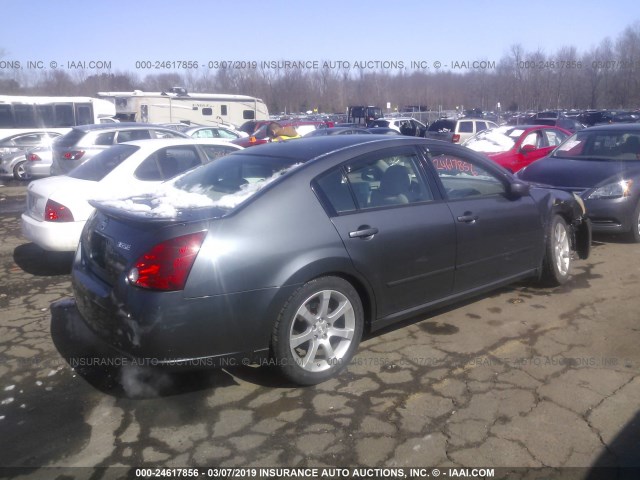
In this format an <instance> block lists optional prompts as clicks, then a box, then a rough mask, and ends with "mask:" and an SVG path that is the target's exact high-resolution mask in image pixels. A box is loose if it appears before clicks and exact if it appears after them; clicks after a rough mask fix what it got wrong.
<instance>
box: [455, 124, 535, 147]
mask: <svg viewBox="0 0 640 480" xmlns="http://www.w3.org/2000/svg"><path fill="white" fill-rule="evenodd" d="M523 133H524V128H518V127H512V126H506V127H498V128H491V129H489V130H484V131H482V132H480V133H478V134H476V135H474V136H473V137H471V138H470V139H469V140H467V141H466V142H465V143H463V145H464V146H465V147H468V148H470V149H471V150H475V151H476V152H483V153H494V152H506V151H507V150H511V149H512V148H513V146H514V145H515V143H516V140H518V138H520V135H522V134H523Z"/></svg>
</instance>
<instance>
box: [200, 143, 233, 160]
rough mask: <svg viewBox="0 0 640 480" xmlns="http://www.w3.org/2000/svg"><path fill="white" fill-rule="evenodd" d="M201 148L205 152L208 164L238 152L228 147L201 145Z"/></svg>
mask: <svg viewBox="0 0 640 480" xmlns="http://www.w3.org/2000/svg"><path fill="white" fill-rule="evenodd" d="M200 148H202V150H204V153H205V155H206V156H207V161H208V162H211V161H213V160H216V159H218V158H220V157H224V156H225V155H229V154H230V153H231V152H236V151H238V149H237V148H233V147H227V146H225V145H200Z"/></svg>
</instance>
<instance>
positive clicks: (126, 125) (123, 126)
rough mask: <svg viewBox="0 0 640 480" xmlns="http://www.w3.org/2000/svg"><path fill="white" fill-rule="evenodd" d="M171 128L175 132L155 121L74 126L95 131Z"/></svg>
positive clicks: (77, 128) (78, 128)
mask: <svg viewBox="0 0 640 480" xmlns="http://www.w3.org/2000/svg"><path fill="white" fill-rule="evenodd" d="M149 128H153V129H156V130H158V129H159V130H169V131H172V132H175V131H176V130H175V129H174V128H169V127H163V126H162V125H157V124H154V123H138V122H119V123H91V124H88V125H78V126H75V127H73V129H74V130H82V131H86V132H93V131H96V130H124V129H149Z"/></svg>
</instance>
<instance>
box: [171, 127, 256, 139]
mask: <svg viewBox="0 0 640 480" xmlns="http://www.w3.org/2000/svg"><path fill="white" fill-rule="evenodd" d="M182 133H185V134H187V135H189V136H190V137H192V138H219V139H220V140H229V141H231V140H235V139H236V138H240V137H248V136H249V135H247V134H246V133H245V132H239V131H237V130H235V129H233V128H231V127H226V126H224V127H221V126H219V127H204V126H200V127H190V128H186V129H184V130H182Z"/></svg>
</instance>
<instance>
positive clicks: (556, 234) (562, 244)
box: [541, 215, 571, 287]
mask: <svg viewBox="0 0 640 480" xmlns="http://www.w3.org/2000/svg"><path fill="white" fill-rule="evenodd" d="M570 271H571V243H570V241H569V227H568V226H567V222H565V220H564V218H562V217H561V216H560V215H554V217H553V218H552V219H551V225H550V228H549V235H548V238H547V245H546V251H545V256H544V260H543V262H542V277H541V281H542V283H543V284H544V285H547V286H550V287H557V286H559V285H564V284H565V283H566V282H567V280H569V276H570Z"/></svg>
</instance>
